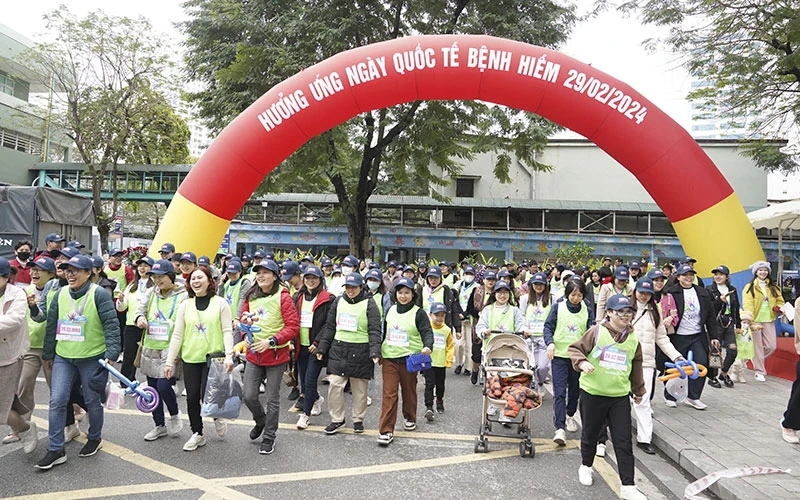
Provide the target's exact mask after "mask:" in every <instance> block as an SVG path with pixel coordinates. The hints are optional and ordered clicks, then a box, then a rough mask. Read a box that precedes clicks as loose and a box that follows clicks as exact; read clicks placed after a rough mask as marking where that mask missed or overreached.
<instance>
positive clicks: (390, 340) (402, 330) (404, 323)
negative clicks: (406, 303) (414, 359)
mask: <svg viewBox="0 0 800 500" xmlns="http://www.w3.org/2000/svg"><path fill="white" fill-rule="evenodd" d="M418 310H419V307H418V306H416V305H414V306H412V307H411V309H409V310H408V311H406V312H404V313H402V314H400V313H399V312H397V305H394V306H392V307H391V308H389V310H388V311H387V312H386V337H385V338H384V339H383V344H382V345H381V356H383V357H384V358H386V359H394V358H403V357H406V356H408V355H411V354H418V353H419V352H421V351H422V336H421V335H420V333H419V330H417V322H416V318H417V311H418Z"/></svg>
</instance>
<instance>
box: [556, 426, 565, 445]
mask: <svg viewBox="0 0 800 500" xmlns="http://www.w3.org/2000/svg"><path fill="white" fill-rule="evenodd" d="M553 442H554V443H556V444H557V445H559V446H565V445H566V444H567V433H566V432H564V429H556V435H555V436H553Z"/></svg>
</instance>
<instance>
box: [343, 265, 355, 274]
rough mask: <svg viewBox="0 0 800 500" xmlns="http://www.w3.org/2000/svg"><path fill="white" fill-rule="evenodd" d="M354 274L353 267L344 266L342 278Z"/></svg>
mask: <svg viewBox="0 0 800 500" xmlns="http://www.w3.org/2000/svg"><path fill="white" fill-rule="evenodd" d="M352 273H353V268H352V267H346V266H342V276H350V275H351V274H352Z"/></svg>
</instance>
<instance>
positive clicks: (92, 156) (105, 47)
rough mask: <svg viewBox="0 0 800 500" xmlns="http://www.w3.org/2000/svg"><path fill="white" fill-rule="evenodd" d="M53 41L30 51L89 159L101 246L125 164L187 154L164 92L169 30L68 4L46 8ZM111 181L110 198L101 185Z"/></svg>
mask: <svg viewBox="0 0 800 500" xmlns="http://www.w3.org/2000/svg"><path fill="white" fill-rule="evenodd" d="M45 19H46V21H47V29H48V31H49V32H50V33H51V34H52V38H53V40H54V41H53V42H52V43H45V44H39V45H37V46H36V47H34V49H32V50H31V52H30V53H29V54H28V55H27V58H28V59H29V60H31V61H32V62H33V64H35V65H37V66H38V67H39V68H41V74H42V75H44V76H45V77H46V81H45V82H43V83H45V84H46V85H47V86H49V85H50V79H51V76H52V79H53V82H54V84H55V85H54V87H55V89H56V94H55V97H56V99H58V100H59V101H60V106H58V107H59V108H61V109H62V112H61V113H60V114H59V115H57V116H56V117H55V120H54V121H55V122H56V123H57V125H58V126H60V127H61V128H63V129H64V130H66V131H67V132H66V134H67V136H68V137H69V138H70V139H72V141H73V142H74V144H75V148H76V150H77V152H78V154H79V156H80V158H81V160H82V161H83V162H84V163H85V164H86V167H87V168H86V174H85V175H88V177H89V178H90V181H91V188H92V201H93V205H94V212H95V221H96V224H97V230H98V232H99V233H100V245H101V251H103V252H107V251H108V234H109V231H110V228H111V223H112V222H113V220H114V216H115V215H116V213H117V208H118V204H119V202H118V192H117V190H118V187H119V184H118V179H119V175H120V165H121V164H122V163H125V162H129V163H152V162H174V163H178V162H181V161H182V160H184V159H185V158H186V157H188V154H189V150H188V147H187V142H188V140H189V128H188V127H187V126H186V123H184V121H183V120H182V119H181V118H180V117H178V116H177V115H176V114H175V111H174V110H173V109H172V107H171V106H170V105H169V104H168V102H167V100H166V98H165V97H164V95H163V94H162V93H160V92H159V91H157V90H156V89H155V87H156V86H158V85H163V86H164V87H163V88H167V87H166V82H167V78H168V73H169V69H170V67H171V63H170V60H169V56H168V52H167V46H166V43H165V41H164V39H163V37H161V36H159V35H157V34H155V33H154V32H153V30H152V28H151V26H150V23H149V22H148V21H147V20H146V19H145V18H143V17H140V18H137V19H130V18H127V17H114V16H108V15H106V14H105V13H103V12H102V11H95V12H91V13H89V14H88V15H87V16H86V17H85V18H83V19H77V18H76V17H75V16H74V15H72V14H71V13H70V12H69V11H68V10H67V9H66V8H65V7H64V6H62V7H60V8H59V9H57V10H55V11H53V12H52V13H51V14H48V15H46V16H45ZM109 185H110V187H111V190H112V193H113V197H112V200H111V202H110V203H103V202H102V200H101V196H100V195H101V192H102V191H103V190H104V189H106V188H107V186H109Z"/></svg>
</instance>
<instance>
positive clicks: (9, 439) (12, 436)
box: [3, 432, 19, 444]
mask: <svg viewBox="0 0 800 500" xmlns="http://www.w3.org/2000/svg"><path fill="white" fill-rule="evenodd" d="M17 441H19V436H17V435H16V434H14V433H13V432H9V433H8V436H6V437H4V438H3V444H11V443H16V442H17Z"/></svg>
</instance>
